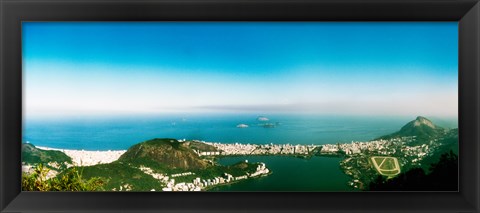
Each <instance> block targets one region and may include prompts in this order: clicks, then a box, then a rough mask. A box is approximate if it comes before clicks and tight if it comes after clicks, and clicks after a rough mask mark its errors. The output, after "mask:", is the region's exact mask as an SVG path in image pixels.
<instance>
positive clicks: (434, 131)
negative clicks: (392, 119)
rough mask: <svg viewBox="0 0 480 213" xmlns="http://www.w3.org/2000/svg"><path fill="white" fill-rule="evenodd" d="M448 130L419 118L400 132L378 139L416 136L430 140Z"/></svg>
mask: <svg viewBox="0 0 480 213" xmlns="http://www.w3.org/2000/svg"><path fill="white" fill-rule="evenodd" d="M446 131H447V130H446V129H444V128H442V127H440V126H437V125H435V124H434V123H433V122H432V121H430V120H429V119H427V118H425V117H422V116H418V117H417V118H416V119H415V120H413V121H410V122H408V123H407V124H405V125H404V126H403V127H402V128H401V129H400V130H399V131H397V132H395V133H392V134H389V135H384V136H381V137H379V138H377V139H375V140H378V139H384V140H388V139H392V138H399V137H408V136H416V138H417V141H418V140H428V139H431V138H435V137H438V136H440V135H442V134H444V133H445V132H446Z"/></svg>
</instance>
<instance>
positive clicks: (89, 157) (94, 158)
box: [35, 146, 127, 166]
mask: <svg viewBox="0 0 480 213" xmlns="http://www.w3.org/2000/svg"><path fill="white" fill-rule="evenodd" d="M35 147H36V148H38V149H42V150H54V151H61V152H63V153H65V154H66V155H67V156H69V157H70V158H72V162H73V165H74V166H93V165H97V164H105V163H111V162H113V161H116V160H118V158H120V156H122V155H123V153H125V152H126V151H127V150H107V151H86V150H74V149H58V148H50V147H44V146H35Z"/></svg>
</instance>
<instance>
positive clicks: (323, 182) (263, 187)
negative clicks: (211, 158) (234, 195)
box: [211, 156, 354, 192]
mask: <svg viewBox="0 0 480 213" xmlns="http://www.w3.org/2000/svg"><path fill="white" fill-rule="evenodd" d="M243 160H248V161H249V162H264V163H265V164H266V165H267V167H268V168H269V169H270V170H272V171H273V172H272V174H270V175H268V176H265V177H260V178H254V179H248V180H245V181H240V182H237V183H234V184H230V185H224V186H219V187H216V188H213V189H212V190H211V191H222V192H225V191H227V192H228V191H231V192H235V191H297V192H298V191H305V192H308V191H353V190H354V189H353V188H352V187H349V186H348V185H347V182H348V180H350V179H349V177H348V176H347V175H345V174H344V173H343V172H342V171H341V169H340V167H339V165H340V164H339V163H340V161H341V160H342V159H341V158H336V157H312V158H311V159H301V158H295V157H286V156H245V157H226V158H220V159H219V161H218V162H219V163H220V164H223V165H231V164H234V163H236V162H239V161H243Z"/></svg>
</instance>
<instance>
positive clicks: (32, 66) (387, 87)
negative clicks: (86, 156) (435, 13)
mask: <svg viewBox="0 0 480 213" xmlns="http://www.w3.org/2000/svg"><path fill="white" fill-rule="evenodd" d="M22 27H23V28H22V33H23V44H22V45H23V73H24V75H23V76H24V113H25V114H26V117H50V116H53V117H55V116H59V117H62V116H72V115H74V116H75V115H77V116H84V115H93V116H94V115H129V114H162V113H258V114H265V113H307V114H308V113H312V114H326V115H328V114H334V115H336V114H338V115H366V116H367V115H378V116H418V115H422V116H427V117H429V116H434V117H457V116H458V88H457V87H458V61H457V60H458V53H457V51H458V50H457V49H458V44H457V43H458V37H457V36H458V35H457V28H458V26H457V23H456V22H423V23H407V22H405V23H402V22H392V23H388V22H382V23H370V22H369V23H348V22H327V23H322V22H318V23H315V22H308V23H306V22H305V23H273V22H253V23H252V22H250V23H247V22H240V23H239V22H235V23H228V22H153V23H152V22H149V23H143V22H141V23H135V22H133V23H132V22H128V23H126V22H125V23H112V22H75V23H64V22H55V23H48V22H24V23H23V24H22Z"/></svg>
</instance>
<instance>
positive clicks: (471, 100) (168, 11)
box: [0, 0, 480, 212]
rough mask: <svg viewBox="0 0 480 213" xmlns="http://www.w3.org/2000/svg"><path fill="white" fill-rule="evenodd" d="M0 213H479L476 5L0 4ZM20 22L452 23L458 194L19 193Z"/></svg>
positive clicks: (447, 0) (49, 0) (457, 1)
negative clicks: (456, 32)
mask: <svg viewBox="0 0 480 213" xmlns="http://www.w3.org/2000/svg"><path fill="white" fill-rule="evenodd" d="M0 14H1V34H0V36H1V59H0V60H1V61H0V63H1V67H0V68H1V72H0V81H1V92H0V119H1V122H0V160H1V162H0V211H1V212H107V211H109V212H479V209H480V206H479V200H480V197H479V180H480V177H479V169H480V164H479V154H480V152H479V147H480V146H479V142H480V140H479V131H480V128H479V121H480V117H479V115H480V114H479V109H480V106H479V101H480V99H479V85H480V75H479V74H480V64H479V59H480V3H479V2H478V0H415V1H412V0H407V1H401V0H398V1H397V0H383V1H368V0H364V1H362V0H337V1H331V0H315V1H313V0H296V1H295V0H175V1H172V0H118V1H110V0H96V1H92V0H62V1H59V0H37V1H35V0H1V1H0ZM22 21H456V22H458V23H459V61H458V63H459V140H460V149H459V159H460V176H459V177H460V178H459V191H458V192H338V193H332V192H328V193H327V192H325V193H322V192H318V193H317V192H309V193H306V192H299V193H281V192H279V193H273V192H261V193H258V192H257V193H253V192H242V193H236V192H235V193H233V192H231V193H230V192H228V193H227V192H224V193H205V192H200V193H198V192H197V193H188V192H186V193H158V192H125V193H123V192H22V191H21V186H20V180H21V160H20V145H21V131H22V61H21V59H22V54H21V22H22Z"/></svg>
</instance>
